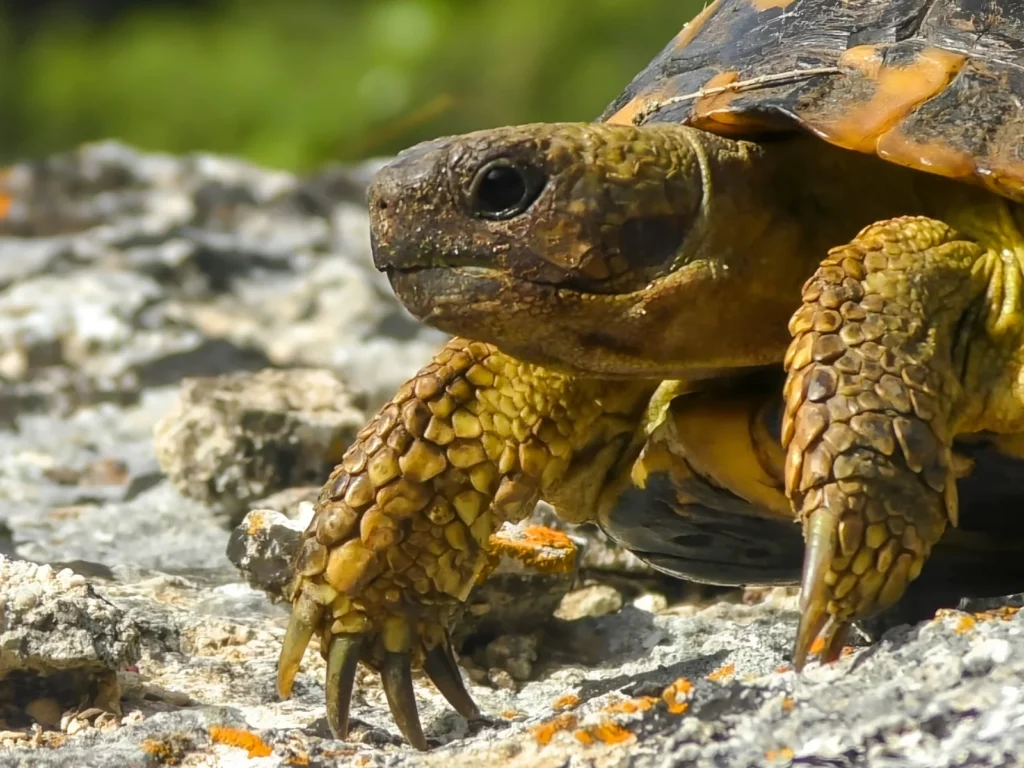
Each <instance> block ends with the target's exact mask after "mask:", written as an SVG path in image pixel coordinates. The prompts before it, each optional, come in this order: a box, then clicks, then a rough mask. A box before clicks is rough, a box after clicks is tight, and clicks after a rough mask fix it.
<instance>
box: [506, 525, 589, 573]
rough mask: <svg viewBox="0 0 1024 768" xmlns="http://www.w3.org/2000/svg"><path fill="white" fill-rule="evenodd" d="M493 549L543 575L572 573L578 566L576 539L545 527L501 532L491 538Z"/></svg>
mask: <svg viewBox="0 0 1024 768" xmlns="http://www.w3.org/2000/svg"><path fill="white" fill-rule="evenodd" d="M490 549H491V552H492V553H493V554H495V555H503V556H505V557H509V558H512V559H513V560H517V561H519V562H521V563H522V564H523V565H525V566H527V567H529V568H533V569H535V570H538V571H540V572H541V573H569V572H571V571H572V570H573V569H574V568H575V567H576V545H575V544H573V542H572V539H570V538H569V537H568V536H566V535H565V534H564V533H562V532H561V531H556V530H554V529H553V528H547V527H545V526H543V525H530V526H527V527H525V528H513V529H511V530H507V529H501V530H499V531H497V532H495V533H494V534H492V535H491V538H490Z"/></svg>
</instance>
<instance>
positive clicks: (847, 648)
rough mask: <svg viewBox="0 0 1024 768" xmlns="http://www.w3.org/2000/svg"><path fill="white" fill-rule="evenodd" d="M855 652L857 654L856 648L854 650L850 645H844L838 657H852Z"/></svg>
mask: <svg viewBox="0 0 1024 768" xmlns="http://www.w3.org/2000/svg"><path fill="white" fill-rule="evenodd" d="M856 652H857V649H856V648H854V647H853V646H852V645H844V646H843V647H842V648H841V649H840V650H839V655H840V656H852V655H853V654H855V653H856Z"/></svg>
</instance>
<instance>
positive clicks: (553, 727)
mask: <svg viewBox="0 0 1024 768" xmlns="http://www.w3.org/2000/svg"><path fill="white" fill-rule="evenodd" d="M578 723H579V719H578V718H577V717H576V715H573V714H564V715H559V716H558V717H553V718H551V719H550V720H545V721H544V722H543V723H538V724H537V725H535V726H533V727H532V728H530V733H532V734H533V737H534V738H535V739H537V742H538V743H540V744H541V745H542V746H547V745H548V744H550V743H551V740H552V739H553V738H555V734H556V733H559V732H560V731H568V730H572V729H573V728H575V727H576V726H577V724H578Z"/></svg>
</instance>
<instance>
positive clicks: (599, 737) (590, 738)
mask: <svg viewBox="0 0 1024 768" xmlns="http://www.w3.org/2000/svg"><path fill="white" fill-rule="evenodd" d="M573 735H574V736H575V737H576V740H577V741H579V742H580V743H581V744H586V745H588V746H589V745H591V744H593V743H594V742H596V741H600V742H603V743H605V744H622V743H623V742H625V741H629V740H630V739H632V738H633V732H632V731H631V730H629V729H628V728H623V727H622V726H621V725H618V724H617V723H613V722H612V721H611V720H607V721H605V722H603V723H599V724H598V725H591V726H588V727H587V728H580V729H579V730H577V731H576V732H575V733H574V734H573Z"/></svg>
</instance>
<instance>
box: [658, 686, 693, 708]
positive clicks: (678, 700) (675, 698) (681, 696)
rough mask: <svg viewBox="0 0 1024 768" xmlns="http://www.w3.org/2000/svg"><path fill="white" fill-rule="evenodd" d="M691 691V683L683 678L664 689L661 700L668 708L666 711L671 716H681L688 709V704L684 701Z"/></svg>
mask: <svg viewBox="0 0 1024 768" xmlns="http://www.w3.org/2000/svg"><path fill="white" fill-rule="evenodd" d="M692 691H693V683H691V682H690V681H689V680H687V679H686V678H685V677H680V678H679V679H678V680H676V681H675V682H674V683H672V685H670V686H668V687H667V688H665V690H664V691H662V693H661V698H662V699H663V700H664V701H665V704H666V705H667V706H668V711H669V712H671V713H672V714H673V715H681V714H683V713H684V712H685V711H686V710H687V709H689V708H690V704H689V702H687V701H685V699H686V698H688V697H689V695H690V693H691V692H692Z"/></svg>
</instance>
